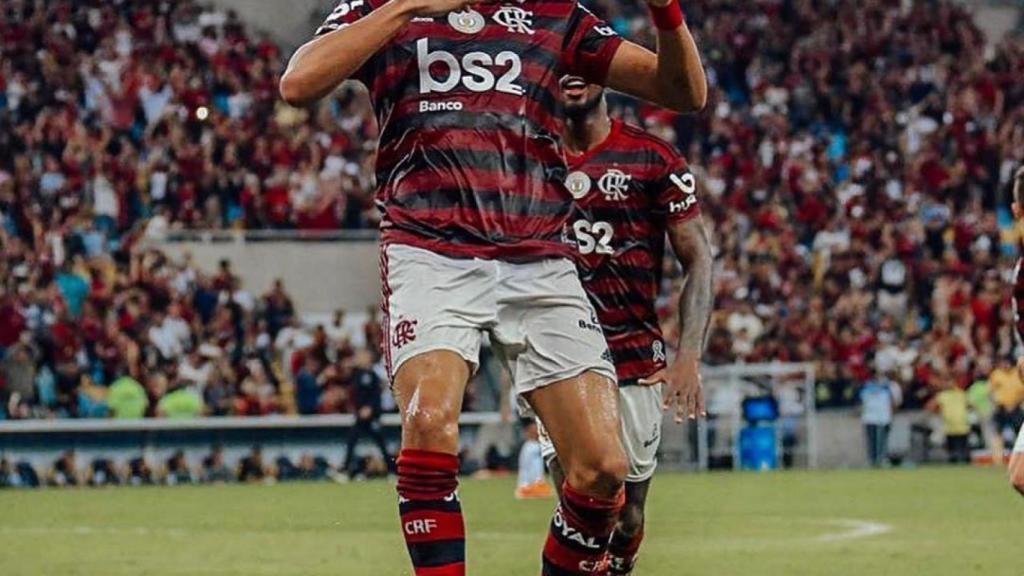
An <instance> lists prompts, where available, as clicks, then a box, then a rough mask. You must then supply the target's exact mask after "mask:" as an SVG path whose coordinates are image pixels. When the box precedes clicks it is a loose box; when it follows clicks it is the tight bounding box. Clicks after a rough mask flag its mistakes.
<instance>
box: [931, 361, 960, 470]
mask: <svg viewBox="0 0 1024 576" xmlns="http://www.w3.org/2000/svg"><path fill="white" fill-rule="evenodd" d="M942 382H943V384H942V389H941V391H940V392H939V393H938V394H936V395H935V398H934V399H932V401H931V402H930V403H929V404H928V408H929V409H930V410H932V411H933V412H935V413H937V414H939V415H940V416H941V417H942V432H943V434H944V435H945V437H946V452H947V453H948V455H949V462H950V463H951V464H967V463H970V461H971V455H970V448H969V445H968V435H969V434H970V432H971V425H970V422H969V419H968V410H967V393H965V392H964V391H963V389H961V388H959V387H958V386H957V385H956V384H954V382H953V379H952V378H946V379H944V380H943V381H942Z"/></svg>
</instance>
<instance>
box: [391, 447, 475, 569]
mask: <svg viewBox="0 0 1024 576" xmlns="http://www.w3.org/2000/svg"><path fill="white" fill-rule="evenodd" d="M458 473H459V458H458V457H457V456H453V455H451V454H442V453H439V452H428V451H425V450H402V452H401V454H400V455H399V456H398V512H399V516H401V520H402V535H403V536H405V544H406V547H407V548H408V549H409V557H410V558H411V559H412V565H413V568H414V570H415V574H416V576H465V574H466V530H465V525H464V524H463V521H462V504H461V503H460V502H459V495H458V492H457V489H458V486H459V480H458Z"/></svg>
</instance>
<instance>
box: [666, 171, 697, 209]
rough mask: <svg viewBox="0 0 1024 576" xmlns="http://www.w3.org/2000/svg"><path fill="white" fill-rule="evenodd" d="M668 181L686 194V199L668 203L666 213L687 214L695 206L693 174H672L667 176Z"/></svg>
mask: <svg viewBox="0 0 1024 576" xmlns="http://www.w3.org/2000/svg"><path fill="white" fill-rule="evenodd" d="M669 180H670V181H671V182H672V183H673V184H675V186H676V187H677V188H679V189H680V190H682V191H683V193H684V194H686V198H683V199H682V200H679V201H672V202H669V203H668V211H669V212H670V213H672V214H681V213H683V212H688V211H689V210H690V209H692V208H693V207H694V206H696V205H697V179H696V178H694V177H693V174H691V173H689V172H684V173H682V174H672V175H671V176H669Z"/></svg>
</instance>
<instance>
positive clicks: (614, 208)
mask: <svg viewBox="0 0 1024 576" xmlns="http://www.w3.org/2000/svg"><path fill="white" fill-rule="evenodd" d="M569 170H570V173H569V176H568V178H567V180H566V187H567V188H568V189H569V191H570V193H572V195H573V197H574V198H575V199H576V210H575V212H574V215H573V224H572V231H573V233H574V238H575V240H576V243H577V246H578V247H579V251H580V254H581V262H582V263H581V270H580V272H581V273H580V277H581V279H582V280H583V287H584V289H585V290H586V291H587V294H588V295H589V296H590V299H591V301H592V302H593V304H594V306H595V308H596V309H597V316H598V319H599V320H600V322H601V327H602V328H603V329H604V333H605V337H606V338H607V340H608V346H609V348H610V349H611V352H612V357H613V359H614V361H615V367H616V369H617V371H618V376H619V381H620V383H630V382H631V381H633V380H635V379H637V378H643V377H646V376H650V375H651V374H653V373H654V372H656V371H657V370H659V369H661V368H664V367H665V365H666V358H665V343H664V341H663V339H662V334H661V327H660V325H659V324H658V314H657V312H656V310H655V301H656V299H657V298H658V292H659V290H660V287H661V270H662V259H663V256H664V253H665V235H666V230H667V228H668V225H669V224H670V223H672V222H684V221H687V220H689V219H691V218H695V217H697V216H699V214H700V206H699V205H698V203H697V196H696V182H695V180H694V177H693V175H692V174H691V173H690V171H689V168H688V166H687V163H686V159H685V158H683V157H682V156H681V155H680V154H679V153H678V152H677V151H676V150H675V148H673V147H672V146H671V145H669V144H667V143H666V142H664V141H663V140H660V139H658V138H656V137H654V136H652V135H650V134H647V133H646V132H644V131H643V130H641V129H639V128H635V127H633V126H629V125H627V124H623V123H621V122H619V121H613V122H612V129H611V133H610V134H609V135H608V138H607V139H605V141H604V142H602V143H601V144H599V145H598V146H597V147H595V148H593V149H591V150H590V151H588V152H586V153H585V154H583V155H580V156H571V155H570V156H569Z"/></svg>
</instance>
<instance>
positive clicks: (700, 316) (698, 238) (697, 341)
mask: <svg viewBox="0 0 1024 576" xmlns="http://www.w3.org/2000/svg"><path fill="white" fill-rule="evenodd" d="M668 237H669V241H670V242H671V243H672V248H673V250H674V251H675V253H676V257H677V258H678V259H679V263H680V264H681V265H682V267H683V272H684V276H683V288H682V291H681V292H680V294H679V343H678V348H677V353H676V358H675V360H674V361H673V363H672V366H670V367H669V373H668V379H667V380H668V386H667V389H666V391H665V405H666V407H667V408H670V409H671V408H673V407H674V408H675V411H676V421H677V422H681V421H683V419H685V418H687V417H689V418H691V419H694V418H697V417H698V416H704V415H705V407H704V390H703V382H702V380H701V375H700V368H701V359H702V358H703V356H704V348H705V346H706V345H707V339H708V327H709V326H710V325H711V312H712V310H713V309H714V294H713V289H712V266H713V264H712V256H711V239H710V237H709V234H708V230H707V227H706V226H705V225H704V220H703V218H701V217H700V216H696V217H694V218H690V219H689V220H685V221H681V222H673V223H670V224H669V227H668Z"/></svg>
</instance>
